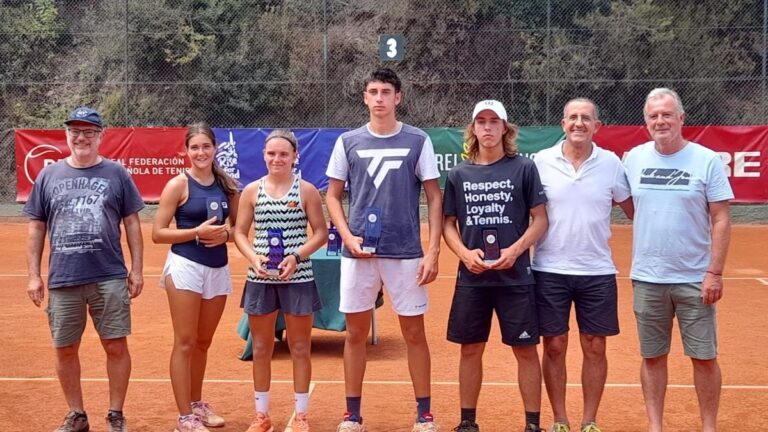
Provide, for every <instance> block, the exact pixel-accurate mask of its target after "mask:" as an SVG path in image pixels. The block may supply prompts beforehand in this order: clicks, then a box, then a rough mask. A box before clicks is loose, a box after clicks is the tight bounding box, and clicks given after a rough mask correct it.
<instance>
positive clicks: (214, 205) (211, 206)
mask: <svg viewBox="0 0 768 432" xmlns="http://www.w3.org/2000/svg"><path fill="white" fill-rule="evenodd" d="M205 207H206V209H208V219H210V218H212V217H214V216H215V217H216V222H215V223H216V224H222V223H224V207H223V206H222V203H221V202H220V201H219V199H218V198H214V197H208V198H206V199H205Z"/></svg>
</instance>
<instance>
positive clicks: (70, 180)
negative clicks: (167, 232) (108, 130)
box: [24, 107, 144, 432]
mask: <svg viewBox="0 0 768 432" xmlns="http://www.w3.org/2000/svg"><path fill="white" fill-rule="evenodd" d="M64 123H65V124H66V136H67V146H68V147H69V150H70V152H71V154H70V155H69V156H68V157H67V158H66V159H64V160H61V161H59V162H56V163H54V164H52V165H49V166H47V167H45V168H44V169H43V171H42V172H41V173H40V175H39V176H38V177H37V179H36V180H35V185H34V187H33V189H32V193H31V194H30V196H29V201H27V204H26V205H25V206H24V214H25V215H27V216H28V217H29V219H30V221H29V235H28V237H27V264H28V267H29V282H28V285H27V295H28V296H29V298H30V300H32V302H33V303H34V304H35V306H38V307H40V305H41V304H42V301H43V299H44V297H45V283H44V281H43V278H42V277H41V274H40V273H41V271H40V270H41V269H40V262H41V260H42V255H43V246H44V244H45V235H46V233H47V234H48V238H49V242H50V259H49V267H48V308H47V310H46V311H47V312H48V322H49V325H50V328H51V335H52V338H53V345H54V347H55V348H56V373H57V374H58V376H59V383H60V384H61V388H62V390H63V391H64V397H65V398H66V400H67V405H68V406H69V410H70V411H69V413H68V414H67V415H66V417H65V418H64V422H63V423H62V424H61V426H60V427H59V428H58V429H57V430H56V432H79V431H87V430H88V429H89V427H90V426H89V423H88V416H87V415H86V414H85V409H84V408H83V406H84V404H83V392H82V388H81V386H80V357H79V353H78V351H79V348H80V338H81V336H82V335H83V331H84V330H85V324H86V320H87V315H86V308H87V309H88V312H89V313H90V315H91V318H92V319H93V324H94V327H95V328H96V331H97V332H98V334H99V338H100V339H101V345H102V347H103V348H104V351H105V352H106V354H107V375H108V376H109V411H108V412H107V428H108V430H109V432H124V431H127V430H128V429H127V426H126V422H125V417H124V416H123V411H122V410H123V403H124V402H125V394H126V392H127V390H128V380H129V378H130V376H131V356H130V354H129V352H128V342H127V339H126V337H127V336H128V335H129V334H130V333H131V309H130V303H131V300H130V299H131V298H133V297H136V296H137V295H139V294H140V293H141V289H142V287H143V285H144V279H143V274H142V273H143V270H142V252H143V242H142V238H141V225H140V222H139V216H138V212H139V210H141V209H142V208H143V207H144V202H143V201H142V199H141V196H140V195H139V192H138V190H137V189H136V185H134V183H133V180H132V179H131V176H130V174H128V171H126V169H125V168H124V167H122V166H120V165H119V164H117V163H115V162H113V161H110V160H108V159H106V158H104V157H102V156H101V155H99V145H100V144H101V139H102V136H103V133H104V124H103V123H102V120H101V116H100V115H99V113H97V112H96V111H94V110H92V109H90V108H87V107H80V108H76V109H75V110H74V111H72V113H71V114H70V115H69V117H68V118H67V120H66V121H65V122H64ZM121 221H122V222H123V225H124V227H125V234H126V238H127V241H128V248H129V249H130V253H131V271H130V273H129V272H128V271H127V269H126V267H125V261H124V258H123V251H122V248H121V246H120V222H121Z"/></svg>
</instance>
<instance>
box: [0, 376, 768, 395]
mask: <svg viewBox="0 0 768 432" xmlns="http://www.w3.org/2000/svg"><path fill="white" fill-rule="evenodd" d="M55 381H57V378H55V377H40V378H23V377H0V382H55ZM80 381H82V382H108V379H107V378H82V379H81V380H80ZM130 381H131V382H134V383H170V382H171V380H170V378H131V380H130ZM204 382H205V383H208V384H249V383H252V382H253V380H250V379H247V380H242V379H206V380H205V381H204ZM272 384H293V380H272ZM316 384H334V385H343V384H344V381H342V380H312V382H311V383H310V387H309V392H310V394H311V393H312V391H313V390H314V388H315V385H316ZM365 384H378V385H407V386H410V385H412V383H411V382H410V381H378V380H374V381H365ZM432 385H437V386H458V385H459V382H458V381H432ZM483 386H487V387H517V382H515V381H504V382H499V381H486V382H483ZM567 386H568V387H581V384H579V383H568V384H567ZM605 386H606V387H608V388H640V384H635V383H606V384H605ZM667 387H669V388H680V389H688V388H691V389H692V388H694V387H693V384H669V385H667ZM723 388H724V389H728V390H768V385H742V384H724V385H723Z"/></svg>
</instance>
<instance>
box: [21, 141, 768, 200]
mask: <svg viewBox="0 0 768 432" xmlns="http://www.w3.org/2000/svg"><path fill="white" fill-rule="evenodd" d="M522 129H525V128H522ZM532 129H536V128H532ZM456 131H457V132H456V133H461V131H460V129H456ZM15 132H16V199H17V200H18V201H26V200H27V198H28V197H29V193H30V192H31V190H32V184H33V183H34V180H35V179H36V178H37V175H38V174H39V173H40V170H42V169H43V167H44V166H45V165H47V164H50V163H53V162H55V161H57V160H59V159H62V158H64V157H66V156H68V155H69V149H68V148H67V145H66V137H65V136H64V131H63V130H60V129H59V130H39V129H37V130H35V129H17V130H16V131H15ZM185 133H186V128H136V129H129V128H115V129H107V130H106V132H105V135H104V138H103V139H102V143H101V149H100V153H101V154H103V155H105V156H106V157H107V158H109V159H113V160H115V161H117V162H119V163H121V164H122V165H123V166H125V167H126V168H127V169H128V171H129V172H130V173H131V175H132V176H133V179H134V181H135V182H136V185H137V186H138V188H139V192H140V193H141V196H142V197H143V198H144V200H145V201H157V200H159V199H160V193H161V192H162V190H163V186H165V183H166V182H167V181H168V180H169V179H170V178H171V177H173V176H174V175H176V174H178V173H180V172H181V171H182V170H183V169H184V168H185V167H186V166H188V165H189V162H188V161H187V158H186V155H185V150H184V134H185ZM337 133H341V132H340V130H339V131H337ZM683 135H684V136H685V138H686V139H688V140H691V141H695V142H698V143H700V144H702V145H704V146H705V147H708V148H710V149H712V150H714V151H716V152H718V153H720V156H721V157H722V159H723V163H724V164H725V169H726V173H727V175H728V178H729V179H730V182H731V186H732V187H733V191H734V194H735V195H736V199H735V200H734V201H735V202H742V203H748V202H752V203H766V202H768V180H767V179H768V161H767V160H766V159H767V158H768V156H767V155H768V126H686V127H684V128H683ZM542 140H544V141H546V137H542ZM648 140H650V136H649V135H648V132H647V131H646V129H645V127H643V126H603V127H602V128H600V130H599V131H598V133H597V134H596V135H595V142H597V143H598V144H599V145H600V146H601V147H603V148H606V149H609V150H612V151H614V152H615V153H616V154H618V155H619V157H621V158H623V157H624V154H625V153H626V152H627V151H629V150H630V149H631V148H632V147H634V146H636V145H638V144H641V143H644V142H646V141H648ZM334 141H335V139H334V140H329V141H328V142H327V143H324V144H322V143H321V144H320V145H328V146H331V147H332V145H333V142H334ZM441 144H442V143H440V142H437V140H435V148H440V147H441ZM553 144H554V143H553ZM447 146H448V147H450V143H447ZM443 147H445V145H444V146H443ZM458 152H459V153H460V152H461V151H460V150H458ZM327 153H330V151H328V152H327ZM327 162H328V161H327V159H324V160H320V159H312V160H308V161H304V160H303V161H302V164H305V163H306V164H312V163H315V164H319V165H323V168H324V166H325V164H327ZM303 167H304V168H305V169H308V168H309V167H307V166H304V165H303ZM239 169H240V170H246V171H247V170H250V169H254V167H253V166H251V164H250V163H249V164H245V165H244V166H241V167H239ZM322 171H324V169H323V170H322ZM246 177H247V176H246Z"/></svg>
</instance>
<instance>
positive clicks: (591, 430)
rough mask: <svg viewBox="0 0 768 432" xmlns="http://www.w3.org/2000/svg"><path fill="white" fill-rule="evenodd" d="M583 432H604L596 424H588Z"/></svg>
mask: <svg viewBox="0 0 768 432" xmlns="http://www.w3.org/2000/svg"><path fill="white" fill-rule="evenodd" d="M581 432H602V431H601V430H600V428H599V427H597V425H596V424H594V423H587V424H586V425H584V427H583V428H582V429H581Z"/></svg>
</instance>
